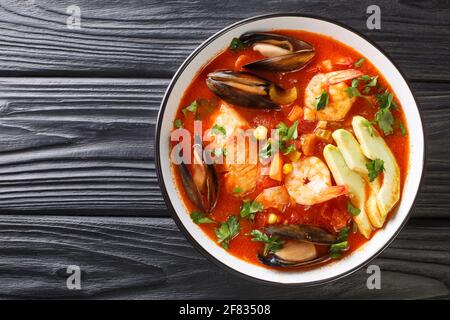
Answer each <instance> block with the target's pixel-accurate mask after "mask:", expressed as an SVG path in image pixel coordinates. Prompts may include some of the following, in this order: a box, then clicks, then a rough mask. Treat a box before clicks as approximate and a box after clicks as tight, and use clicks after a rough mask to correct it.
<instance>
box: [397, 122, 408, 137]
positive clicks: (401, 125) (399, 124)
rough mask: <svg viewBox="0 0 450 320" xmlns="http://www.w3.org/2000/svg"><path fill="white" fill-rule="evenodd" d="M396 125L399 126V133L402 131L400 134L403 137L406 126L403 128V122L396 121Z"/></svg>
mask: <svg viewBox="0 0 450 320" xmlns="http://www.w3.org/2000/svg"><path fill="white" fill-rule="evenodd" d="M398 126H399V128H400V131H401V133H402V136H403V137H405V136H406V128H405V126H404V125H403V123H401V122H399V123H398Z"/></svg>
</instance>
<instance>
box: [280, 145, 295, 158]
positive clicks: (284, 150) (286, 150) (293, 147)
mask: <svg viewBox="0 0 450 320" xmlns="http://www.w3.org/2000/svg"><path fill="white" fill-rule="evenodd" d="M294 150H296V149H295V146H294V145H293V144H290V145H289V146H288V147H287V148H283V150H282V151H283V154H284V155H285V156H287V155H288V154H289V153H291V152H292V151H294Z"/></svg>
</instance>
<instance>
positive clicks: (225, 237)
mask: <svg viewBox="0 0 450 320" xmlns="http://www.w3.org/2000/svg"><path fill="white" fill-rule="evenodd" d="M239 230H240V225H239V221H238V220H237V218H236V217H235V216H233V215H231V216H229V217H228V220H227V221H225V222H223V223H221V224H220V226H219V228H217V229H216V230H215V232H216V236H217V242H218V243H220V244H221V245H222V247H223V248H224V249H226V250H228V249H229V247H230V241H231V240H232V239H233V238H234V237H236V236H237V235H238V233H239Z"/></svg>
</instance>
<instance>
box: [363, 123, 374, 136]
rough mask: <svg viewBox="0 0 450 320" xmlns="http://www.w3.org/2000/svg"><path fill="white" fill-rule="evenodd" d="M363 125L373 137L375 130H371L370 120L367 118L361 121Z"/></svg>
mask: <svg viewBox="0 0 450 320" xmlns="http://www.w3.org/2000/svg"><path fill="white" fill-rule="evenodd" d="M363 125H364V126H365V127H366V128H367V131H369V134H370V136H371V137H373V136H374V134H375V131H373V126H372V122H370V121H369V120H365V121H364V122H363Z"/></svg>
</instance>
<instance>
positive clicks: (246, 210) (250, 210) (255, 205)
mask: <svg viewBox="0 0 450 320" xmlns="http://www.w3.org/2000/svg"><path fill="white" fill-rule="evenodd" d="M263 210H264V206H263V205H262V204H261V203H259V202H257V201H244V203H243V204H242V207H241V212H240V215H241V218H244V219H245V218H248V219H250V220H253V219H254V218H255V213H257V212H261V211H263Z"/></svg>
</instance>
